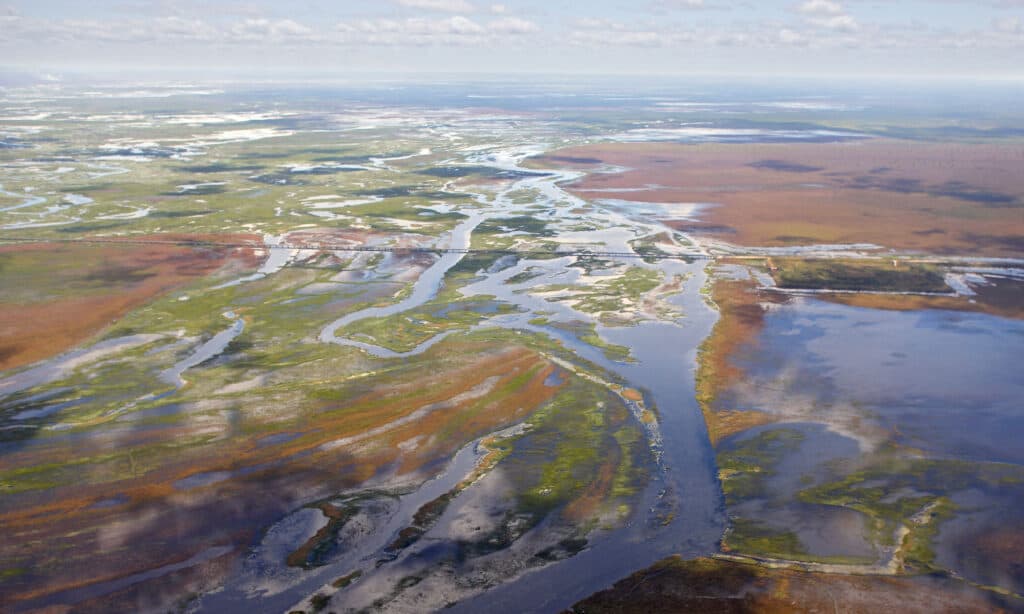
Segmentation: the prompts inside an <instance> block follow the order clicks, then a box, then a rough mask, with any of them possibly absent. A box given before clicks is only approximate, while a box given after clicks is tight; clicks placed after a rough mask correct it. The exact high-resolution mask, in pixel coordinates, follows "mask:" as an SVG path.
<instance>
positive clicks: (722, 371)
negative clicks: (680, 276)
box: [697, 281, 783, 445]
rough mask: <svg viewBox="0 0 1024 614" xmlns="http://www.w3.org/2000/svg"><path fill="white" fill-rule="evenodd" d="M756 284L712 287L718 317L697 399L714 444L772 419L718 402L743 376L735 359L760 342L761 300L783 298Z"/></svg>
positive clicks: (704, 351) (703, 353)
mask: <svg viewBox="0 0 1024 614" xmlns="http://www.w3.org/2000/svg"><path fill="white" fill-rule="evenodd" d="M755 286H756V284H755V283H754V282H753V281H718V282H716V283H715V285H714V288H713V289H712V298H713V299H714V301H715V304H716V305H718V310H719V319H718V322H716V323H715V327H714V329H712V331H711V335H709V336H708V338H707V339H705V340H704V343H703V344H702V345H701V348H700V365H699V370H698V374H697V400H698V402H700V406H701V409H702V411H703V412H704V420H705V422H706V423H707V427H708V436H709V437H710V439H711V444H712V445H715V444H717V443H718V442H719V441H720V440H721V439H723V438H725V437H728V436H729V435H732V434H734V433H738V432H740V431H744V430H746V429H748V428H751V427H754V426H757V425H759V424H764V423H767V422H770V421H771V419H772V418H771V416H769V415H768V414H766V413H764V412H758V411H743V410H737V409H734V408H722V407H719V406H718V405H717V404H716V399H717V397H718V395H719V394H720V393H721V392H723V391H724V390H726V389H727V388H728V386H729V385H730V384H731V382H734V381H737V380H738V379H739V378H741V377H742V376H743V372H742V370H741V369H740V368H739V367H737V366H736V365H735V363H734V362H733V359H734V358H735V356H736V355H737V354H738V353H739V352H740V350H741V349H742V348H743V347H744V346H748V345H752V344H755V343H756V342H757V338H758V335H759V334H760V333H761V329H762V327H763V326H764V313H765V310H764V308H763V307H762V306H761V305H760V304H759V300H762V299H765V300H767V299H771V300H783V297H780V296H777V295H772V296H770V297H768V296H765V297H759V296H758V295H757V294H756V291H755Z"/></svg>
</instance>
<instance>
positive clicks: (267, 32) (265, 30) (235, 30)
mask: <svg viewBox="0 0 1024 614" xmlns="http://www.w3.org/2000/svg"><path fill="white" fill-rule="evenodd" d="M228 33H229V34H230V35H231V37H232V39H233V40H234V41H236V42H258V41H287V40H296V39H309V38H311V37H312V35H313V29H312V28H310V27H309V26H305V25H303V24H301V23H297V22H295V21H292V20H291V19H278V20H270V19H245V20H242V21H240V22H238V23H235V24H233V25H232V26H231V27H230V29H229V30H228Z"/></svg>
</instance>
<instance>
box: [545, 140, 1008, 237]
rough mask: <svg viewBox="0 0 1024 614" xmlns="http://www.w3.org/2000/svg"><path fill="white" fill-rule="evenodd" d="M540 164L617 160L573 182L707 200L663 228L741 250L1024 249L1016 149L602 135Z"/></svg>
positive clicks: (635, 196) (611, 193)
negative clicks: (696, 141)
mask: <svg viewBox="0 0 1024 614" xmlns="http://www.w3.org/2000/svg"><path fill="white" fill-rule="evenodd" d="M539 163H540V164H542V165H558V166H569V167H574V168H581V169H584V170H588V169H596V168H599V167H600V165H615V166H621V167H625V168H626V169H627V170H624V171H623V172H618V173H590V174H588V175H587V176H585V177H584V178H582V179H581V180H580V181H578V182H577V183H576V184H575V185H574V186H573V190H574V191H575V192H576V193H578V194H579V195H580V196H582V197H586V198H614V199H622V200H632V201H641V202H664V203H710V204H711V205H713V206H709V207H707V208H706V209H704V210H703V211H702V212H701V214H700V215H701V219H700V220H699V221H692V220H676V221H674V222H671V225H672V226H674V227H675V228H677V229H680V230H683V231H691V232H700V233H706V234H708V235H711V236H713V237H716V238H719V239H722V240H725V241H727V242H730V243H734V244H738V245H743V246H789V245H807V244H833V243H873V244H877V245H881V246H884V247H889V248H895V249H900V250H908V251H914V252H926V253H935V254H957V255H973V256H1001V257H1021V256H1024V173H1021V172H1020V169H1021V168H1022V166H1024V146H1021V145H992V144H984V145H980V144H979V145H976V144H959V143H957V144H950V143H919V142H909V141H894V140H882V139H879V140H868V141H857V142H846V143H791V144H743V145H738V144H702V145H690V144H679V143H601V144H595V145H586V146H580V147H573V148H569V149H564V150H560V151H558V152H556V153H555V154H553V155H552V156H550V157H548V158H542V159H540V160H539ZM636 188H646V189H641V190H640V191H635V190H636ZM593 190H600V191H599V192H595V191H593ZM617 190H623V191H617Z"/></svg>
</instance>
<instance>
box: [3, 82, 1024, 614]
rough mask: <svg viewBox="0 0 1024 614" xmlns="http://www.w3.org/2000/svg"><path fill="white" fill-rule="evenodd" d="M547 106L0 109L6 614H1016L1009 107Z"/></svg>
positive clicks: (1018, 252) (443, 95) (1023, 345)
mask: <svg viewBox="0 0 1024 614" xmlns="http://www.w3.org/2000/svg"><path fill="white" fill-rule="evenodd" d="M545 87H549V88H555V89H556V90H558V91H559V92H560V93H563V94H564V93H566V92H565V91H561V90H562V89H564V90H566V91H568V92H569V93H571V96H568V95H567V96H565V97H554V96H551V91H549V90H548V89H543V88H540V87H538V86H528V85H522V84H459V85H449V86H445V87H440V86H432V87H428V86H416V85H408V86H405V87H404V89H403V92H402V96H401V99H400V100H396V99H395V97H394V95H393V94H388V93H387V92H388V91H390V90H387V88H377V87H366V88H359V87H355V86H330V87H327V86H325V89H323V90H302V89H294V88H287V87H285V86H281V87H280V88H269V87H268V88H258V89H257V88H243V87H239V86H234V87H224V88H222V89H209V88H206V89H202V90H198V89H197V90H196V91H194V92H190V91H189V90H188V88H185V90H182V89H181V88H180V87H176V88H173V90H169V91H168V92H166V93H165V94H166V95H164V94H161V95H160V96H159V97H153V98H146V97H138V96H143V95H142V94H133V95H132V96H136V97H135V98H130V104H127V103H126V102H125V98H124V97H123V94H124V92H121V91H118V90H117V89H116V88H111V89H109V90H102V89H101V90H99V91H101V92H102V91H106V92H107V94H108V96H106V97H104V96H92V97H90V98H88V99H76V98H75V97H73V96H68V95H67V94H68V92H63V91H56V90H46V89H42V90H34V89H32V88H25V89H23V90H19V89H11V90H9V91H6V92H4V94H3V99H2V103H0V105H2V111H0V116H2V117H0V139H2V140H0V143H3V144H4V147H3V149H0V164H2V166H0V184H2V185H0V189H2V191H0V281H2V286H0V303H2V307H0V368H2V369H4V370H3V371H2V372H0V526H3V527H4V532H5V540H4V543H3V545H2V546H0V605H2V607H3V608H4V609H5V611H12V612H29V611H72V612H107V611H127V610H145V611H149V610H153V611H156V610H160V611H168V610H171V611H185V612H243V611H254V610H255V611H281V612H284V611H304V612H317V611H337V612H341V611H410V610H440V609H448V610H451V611H455V612H469V611H474V612H475V611H480V610H481V609H483V608H488V609H494V610H496V611H536V612H548V611H559V610H564V609H567V608H574V609H575V610H576V611H582V612H591V611H622V610H623V609H625V610H629V609H630V603H629V599H630V597H629V595H630V594H631V592H632V591H634V590H635V588H636V586H638V585H639V584H640V583H641V582H645V583H646V584H645V586H644V588H643V589H642V590H640V591H639V592H638V594H636V596H635V600H634V601H633V603H632V607H633V609H634V610H636V609H645V608H646V609H648V610H649V609H650V608H657V607H676V608H683V607H691V608H692V607H695V606H694V604H699V603H704V606H702V607H706V608H707V609H709V610H714V608H715V607H716V605H722V604H726V603H732V602H731V601H729V600H736V599H745V600H747V601H745V602H744V603H746V606H745V607H749V608H753V609H757V610H765V611H773V610H775V609H783V610H784V609H786V608H785V607H784V604H785V603H790V604H792V603H793V600H797V602H799V603H802V604H804V605H805V606H806V607H807V608H808V609H813V607H817V606H816V605H815V604H821V603H829V601H828V600H827V599H826V598H825V596H824V595H825V594H826V593H828V591H829V590H835V591H836V592H837V593H841V594H844V595H847V596H848V598H849V603H850V604H857V605H856V606H855V607H856V609H860V610H863V611H867V610H870V609H877V608H880V607H892V605H893V604H895V603H899V600H898V599H897V596H898V595H901V594H903V595H910V596H911V598H915V597H916V598H919V599H920V600H921V601H919V603H920V604H922V607H923V610H922V611H926V610H930V611H935V609H936V608H937V609H942V608H943V607H946V606H957V607H960V608H962V609H966V610H972V611H986V610H992V609H1000V608H1001V609H1004V610H1007V611H1014V610H1019V609H1021V608H1022V607H1024V605H1022V604H1024V601H1022V598H1021V594H1024V572H1022V570H1024V560H1022V558H1021V552H1024V548H1021V547H1020V546H1021V545H1022V544H1024V537H1022V536H1024V516H1022V515H1021V513H1020V511H1019V510H1020V507H1021V506H1020V503H1021V502H1022V500H1024V449H1022V448H1021V446H1020V445H1019V443H1018V441H1017V436H1016V435H1017V433H1019V431H1020V429H1021V428H1022V427H1024V413H1022V409H1021V407H1020V399H1021V398H1024V382H1022V381H1021V378H1020V376H1019V365H1018V364H1017V362H1018V361H1017V359H1018V358H1019V356H1020V355H1021V350H1022V349H1024V324H1022V320H1021V313H1022V312H1021V306H1022V304H1024V298H1022V290H1021V289H1022V287H1024V251H1022V246H1021V245H1020V243H1019V241H1018V240H1017V239H1019V237H1020V236H1021V235H1022V234H1024V218H1022V217H1021V211H1022V210H1024V185H1022V184H1020V177H1019V176H1017V175H1013V174H1011V173H1009V172H1008V169H1011V168H1012V167H1013V165H1015V164H1017V165H1019V163H1020V160H1021V159H1022V155H1024V145H1022V144H1021V142H1020V140H1019V136H1015V135H1016V134H1017V133H1016V132H1014V131H1013V130H1010V129H1009V128H1011V127H1013V126H1015V125H1017V124H1015V123H1014V122H1019V121H1024V118H1021V117H1018V116H1017V115H1015V113H1016V114H1019V110H1014V109H1013V108H1012V107H1010V108H1003V107H999V106H998V105H995V104H993V106H992V107H985V108H986V109H989V111H987V112H988V113H990V115H984V114H982V115H980V116H978V117H973V118H971V119H970V121H973V122H975V124H976V125H977V128H976V130H975V131H974V132H972V129H973V127H974V126H975V124H970V123H969V122H968V125H966V126H962V129H961V130H960V131H958V132H955V133H950V132H946V131H944V127H945V126H946V125H947V124H948V121H950V120H949V118H948V117H945V116H942V115H941V113H940V111H939V110H936V109H929V110H930V112H931V113H933V115H928V116H925V117H922V116H921V115H920V114H919V106H920V105H919V104H918V103H919V101H918V100H916V99H914V100H902V99H900V98H899V97H897V96H894V97H893V98H891V99H887V100H888V101H887V102H886V103H885V104H883V103H880V102H877V101H875V99H874V98H872V97H871V96H868V95H862V94H858V93H855V92H850V91H846V90H842V91H834V92H833V91H829V92H825V93H824V94H823V93H822V92H820V91H818V90H816V89H811V90H809V89H803V88H800V87H796V86H793V87H792V89H784V88H781V87H775V86H768V85H765V86H764V87H763V88H762V89H759V90H757V91H756V92H750V93H746V94H737V93H736V92H735V91H729V93H728V94H725V93H718V92H716V90H715V88H714V87H712V86H708V87H707V88H704V89H699V90H698V89H691V88H686V87H679V88H675V89H673V88H668V89H666V87H665V86H661V85H659V86H649V88H648V89H643V88H641V90H640V92H641V95H638V96H637V97H636V98H632V99H630V100H629V101H628V102H627V101H623V100H620V99H618V98H614V99H613V97H612V94H613V93H614V91H615V90H614V86H612V85H603V86H600V87H599V86H595V85H590V84H588V85H581V84H573V85H571V86H570V85H563V86H555V85H553V84H551V85H548V86H545ZM509 88H512V89H513V90H515V91H518V92H519V94H518V95H516V96H511V95H508V91H509ZM516 88H518V89H516ZM559 88H561V89H559ZM723 91H724V90H723ZM481 92H484V93H487V94H488V96H487V97H485V98H481ZM491 94H493V96H491ZM822 95H825V96H829V97H832V98H834V99H835V101H836V102H842V103H844V104H836V105H826V106H825V107H823V110H813V108H812V109H809V108H808V107H807V106H805V105H800V104H795V103H794V104H791V105H788V106H787V105H781V106H773V107H770V108H771V109H772V111H770V112H769V111H766V110H765V108H766V107H765V106H764V105H765V101H766V100H768V101H776V102H778V101H779V100H781V101H783V102H785V101H802V100H809V99H815V100H817V99H818V98H819V97H821V96H822ZM979 95H982V94H979ZM723 96H731V97H739V98H738V99H736V98H729V99H728V100H725V99H724V98H723ZM481 100H486V101H487V102H486V104H484V103H482V102H481ZM666 100H670V101H680V100H681V101H693V100H698V101H701V103H702V105H701V106H699V107H695V108H694V109H693V110H689V111H686V112H680V111H678V109H679V107H673V106H671V105H667V106H666V104H665V101H666ZM724 102H728V103H729V104H728V106H718V103H724ZM846 103H850V104H846ZM854 103H856V104H854ZM128 109H131V110H128ZM979 113H981V112H979ZM993 125H995V126H1003V127H1006V130H1005V134H1002V133H1000V131H999V130H998V129H995V128H992V126H993ZM950 152H959V153H958V154H957V155H956V156H952V155H951V153H950ZM940 170H941V172H939V171H940ZM816 202H823V203H825V204H824V205H822V206H821V207H817V208H815V207H814V206H813V204H814V203H816ZM801 209H802V210H803V211H804V212H803V213H794V211H798V210H801ZM655 577H658V578H660V579H659V580H657V581H653V580H652V581H651V582H647V580H646V579H647V578H655ZM766 587H769V588H766ZM787 591H788V592H787ZM828 594H831V593H828ZM940 597H941V598H940ZM705 598H708V599H712V598H713V599H720V600H722V601H720V602H719V601H713V600H712V601H707V602H702V601H700V600H701V599H705ZM787 600H789V601H787ZM928 600H934V603H932V602H931V601H928ZM927 603H932V605H933V606H934V607H931V606H929V607H924V606H925V605H926V604H927ZM943 604H945V605H943Z"/></svg>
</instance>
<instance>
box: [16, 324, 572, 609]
mask: <svg viewBox="0 0 1024 614" xmlns="http://www.w3.org/2000/svg"><path fill="white" fill-rule="evenodd" d="M431 352H432V354H433V355H434V356H433V360H429V361H424V362H422V363H419V364H417V365H415V366H410V367H400V369H401V370H403V371H405V372H404V373H402V374H400V375H399V376H396V374H395V373H393V372H388V373H385V374H381V375H378V376H375V377H372V378H364V379H361V380H359V382H358V383H357V384H350V385H348V386H347V387H345V388H343V389H339V390H338V391H336V392H333V393H331V394H327V395H318V396H314V397H311V398H310V400H309V405H310V407H309V410H308V412H307V413H305V414H304V415H303V416H301V417H300V418H298V419H297V420H295V421H289V422H285V423H281V422H276V423H271V424H260V423H252V424H240V425H237V426H236V427H235V428H236V429H238V430H236V432H234V433H233V434H232V436H231V437H228V438H223V437H214V438H212V439H211V438H210V437H209V436H208V435H206V436H205V437H204V436H203V434H202V433H200V432H199V431H197V430H196V429H200V430H201V429H202V424H197V423H196V422H195V421H189V420H188V419H187V418H186V419H185V421H184V422H168V423H166V424H163V425H160V426H159V427H158V428H149V429H137V430H135V431H126V430H124V429H114V430H113V431H111V433H110V437H111V438H113V439H116V441H107V440H106V439H104V438H85V439H80V438H75V437H71V438H62V437H55V438H53V439H52V441H51V442H49V443H47V444H46V445H38V444H37V445H34V446H32V447H31V448H26V449H23V450H18V449H13V450H12V451H10V452H9V453H7V454H5V455H4V456H3V458H2V462H0V474H6V475H8V476H10V475H17V474H18V473H19V472H22V471H32V472H38V471H42V474H39V473H34V475H36V476H37V477H36V479H38V480H41V481H43V482H47V483H48V484H47V485H46V487H45V488H42V487H40V488H36V489H32V490H26V491H22V492H15V493H6V494H5V495H4V496H3V499H2V501H0V526H3V527H4V539H5V544H4V547H3V556H2V558H0V569H3V570H4V577H3V578H2V580H3V591H2V594H0V609H6V611H11V610H10V609H11V608H13V609H15V610H16V611H24V610H27V609H32V608H38V607H53V608H56V609H52V610H51V611H67V609H68V608H67V606H61V604H68V605H71V604H74V607H73V611H76V612H109V611H129V610H131V611H138V610H139V609H154V608H159V609H167V608H171V609H173V607H174V604H173V601H170V602H169V601H167V599H171V598H172V597H171V596H173V595H178V596H180V595H182V594H188V593H189V592H198V591H200V590H204V589H211V588H213V587H215V586H217V583H218V582H219V581H222V579H223V574H224V573H226V571H227V570H228V569H230V567H231V565H232V564H233V562H234V561H237V560H238V558H239V557H241V556H243V555H244V554H245V552H246V549H247V547H248V546H249V545H250V544H251V543H253V540H254V539H257V538H258V537H259V534H260V531H261V530H262V529H263V528H265V527H266V526H267V525H269V524H270V523H272V522H274V521H275V520H277V519H278V518H280V517H281V516H282V515H284V514H286V513H287V512H289V511H291V510H294V509H296V508H297V507H299V506H301V505H304V504H306V503H310V502H314V501H317V500H319V499H322V498H324V497H328V496H331V495H333V494H335V493H337V492H339V491H341V490H343V489H347V488H352V487H355V486H358V485H359V484H361V483H363V482H364V481H366V480H367V479H369V478H371V477H373V476H379V475H381V473H382V472H383V473H385V474H387V473H394V474H396V475H399V476H401V475H406V476H409V477H412V476H414V475H416V474H417V472H418V471H419V470H420V469H421V468H424V467H427V466H430V465H433V464H436V463H438V462H441V461H443V460H444V459H446V458H450V457H451V456H452V455H453V454H454V453H455V451H457V450H458V449H459V448H460V447H462V446H463V445H465V444H466V443H468V442H470V441H472V440H473V439H475V438H477V437H480V436H482V435H484V434H486V433H489V432H493V431H495V430H497V429H500V428H503V427H506V426H509V425H511V424H515V423H517V422H519V421H521V420H522V419H523V418H524V417H525V416H526V415H527V414H528V413H530V412H532V411H533V410H534V409H536V408H537V407H539V406H540V405H542V404H544V403H545V402H546V401H547V400H549V399H550V398H552V397H553V396H554V395H555V394H557V393H558V391H559V390H560V389H561V388H560V387H558V386H550V385H545V383H544V382H545V380H546V379H547V377H548V376H549V375H550V374H551V372H552V371H553V370H554V368H555V367H554V366H553V365H552V364H550V363H549V362H548V361H547V360H545V359H544V358H543V357H541V356H540V355H539V354H537V353H535V352H533V351H532V350H528V349H526V348H523V347H519V346H514V345H503V346H498V347H495V346H494V344H493V343H483V342H476V343H468V344H467V343H460V344H459V347H458V348H457V351H456V350H453V349H452V348H451V347H450V346H449V347H447V349H446V344H439V345H438V346H437V347H435V348H433V349H432V350H431ZM396 381H399V382H402V383H401V384H398V385H395V382H396ZM467 390H475V391H476V392H475V393H474V394H466V392H467ZM268 394H272V393H268ZM335 398H336V399H337V400H334V399H335ZM414 412H418V413H416V419H412V420H404V421H403V418H407V417H409V416H410V415H411V414H414ZM370 429H377V430H376V431H373V436H366V435H367V432H368V431H370ZM275 434H285V435H292V434H296V435H297V437H295V438H293V439H290V440H287V441H283V442H281V443H278V444H275V445H266V444H264V443H263V442H264V441H266V437H268V436H271V435H275ZM118 437H119V439H118ZM190 442H194V443H190ZM410 442H419V443H414V444H413V445H410ZM111 443H114V444H116V445H115V446H114V448H113V449H112V448H111V447H110V445H111ZM332 443H334V444H336V445H331V444H332ZM400 443H403V445H402V446H399V445H398V444H400ZM183 444H185V445H183ZM69 457H72V458H76V459H80V460H79V461H76V463H74V464H70V465H69V464H66V463H64V462H63V459H66V458H69ZM47 467H49V468H51V469H47ZM204 475H219V476H223V477H222V478H221V480H220V481H214V482H213V483H203V481H202V479H201V478H202V476H204ZM190 477H193V479H195V478H197V477H198V478H200V480H199V481H198V482H193V484H195V485H191V484H190V485H187V486H186V485H183V484H182V483H181V482H180V481H181V480H184V479H186V478H190ZM40 486H42V484H40ZM9 487H10V484H9V483H4V482H3V481H0V491H2V490H6V489H8V488H9ZM268 493H273V496H268ZM140 544H145V546H144V547H140V546H139V545H140ZM300 545H301V544H296V547H299V546H300ZM214 548H219V549H218V550H211V549H214ZM196 557H203V558H204V560H203V561H202V562H200V563H199V564H196V562H197V561H196ZM205 557H208V560H205ZM186 561H191V562H190V563H188V564H183V563H185V562H186ZM175 566H177V567H175ZM154 570H156V571H154ZM147 572H151V573H152V576H139V575H138V574H145V573H147ZM147 579H153V580H154V582H146V581H145V580H147ZM154 584H155V585H158V586H159V587H161V590H164V591H166V595H163V594H157V593H153V592H152V590H153V587H154ZM179 605H180V604H179Z"/></svg>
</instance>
